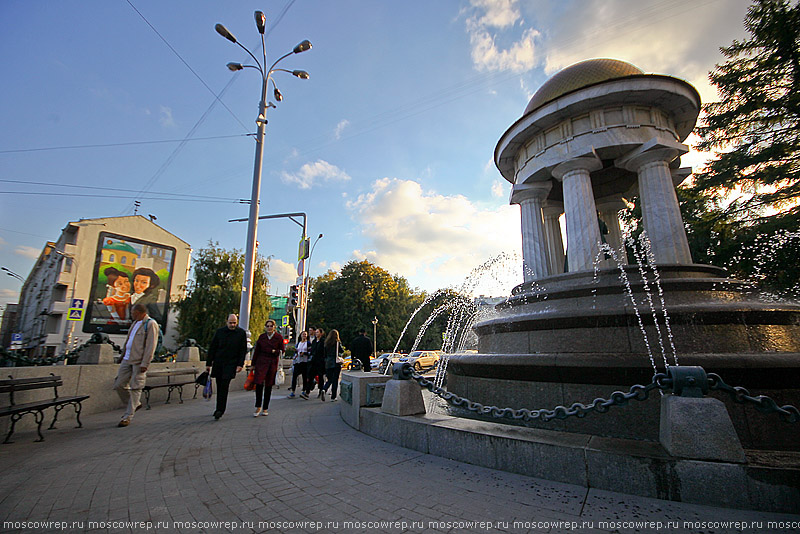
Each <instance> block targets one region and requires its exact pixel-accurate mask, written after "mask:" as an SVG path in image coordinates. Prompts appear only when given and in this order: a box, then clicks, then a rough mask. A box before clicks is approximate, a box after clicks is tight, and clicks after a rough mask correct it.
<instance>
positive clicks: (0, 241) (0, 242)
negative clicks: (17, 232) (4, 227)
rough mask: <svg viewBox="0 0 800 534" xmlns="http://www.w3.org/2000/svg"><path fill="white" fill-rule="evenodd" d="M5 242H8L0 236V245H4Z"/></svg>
mask: <svg viewBox="0 0 800 534" xmlns="http://www.w3.org/2000/svg"><path fill="white" fill-rule="evenodd" d="M6 243H8V241H6V240H5V239H3V238H2V237H0V247H2V246H3V245H5V244H6Z"/></svg>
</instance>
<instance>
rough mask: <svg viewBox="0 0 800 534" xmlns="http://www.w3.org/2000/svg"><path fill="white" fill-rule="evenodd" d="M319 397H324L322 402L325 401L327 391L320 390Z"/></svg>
mask: <svg viewBox="0 0 800 534" xmlns="http://www.w3.org/2000/svg"><path fill="white" fill-rule="evenodd" d="M319 398H320V399H322V402H325V392H324V391H320V392H319Z"/></svg>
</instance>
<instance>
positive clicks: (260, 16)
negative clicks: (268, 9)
mask: <svg viewBox="0 0 800 534" xmlns="http://www.w3.org/2000/svg"><path fill="white" fill-rule="evenodd" d="M254 15H255V17H256V28H258V33H260V34H261V35H264V30H265V29H266V28H267V17H266V15H264V13H263V12H261V11H256V12H255V14H254Z"/></svg>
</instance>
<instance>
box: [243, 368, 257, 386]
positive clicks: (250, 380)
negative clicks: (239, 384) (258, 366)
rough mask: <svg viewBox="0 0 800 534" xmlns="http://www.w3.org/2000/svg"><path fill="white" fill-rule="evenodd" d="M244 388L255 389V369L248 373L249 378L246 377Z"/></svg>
mask: <svg viewBox="0 0 800 534" xmlns="http://www.w3.org/2000/svg"><path fill="white" fill-rule="evenodd" d="M244 389H245V390H247V391H253V390H254V389H256V375H255V374H254V373H253V371H250V372H249V373H248V374H247V378H245V379H244Z"/></svg>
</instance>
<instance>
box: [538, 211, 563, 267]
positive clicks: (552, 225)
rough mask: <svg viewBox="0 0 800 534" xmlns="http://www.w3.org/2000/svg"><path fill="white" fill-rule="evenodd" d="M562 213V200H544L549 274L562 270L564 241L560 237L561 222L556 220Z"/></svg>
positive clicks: (543, 212) (543, 213)
mask: <svg viewBox="0 0 800 534" xmlns="http://www.w3.org/2000/svg"><path fill="white" fill-rule="evenodd" d="M562 213H564V203H563V202H552V201H550V200H546V201H545V202H544V204H543V205H542V215H543V216H544V238H545V242H546V243H547V260H548V265H549V266H550V275H551V276H552V275H554V274H561V273H563V272H564V241H563V239H562V238H561V224H560V223H559V222H558V219H559V217H561V214H562Z"/></svg>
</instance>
